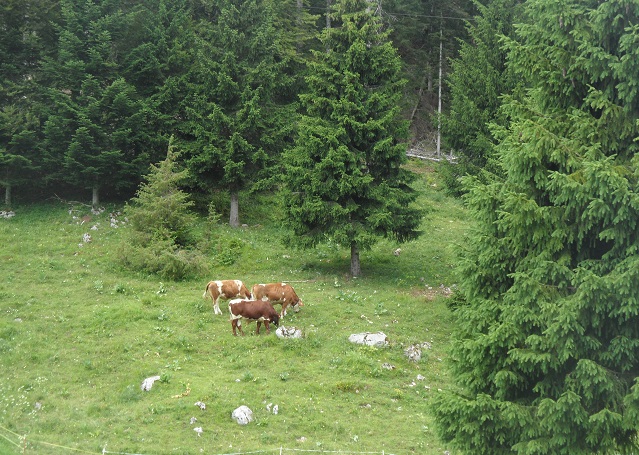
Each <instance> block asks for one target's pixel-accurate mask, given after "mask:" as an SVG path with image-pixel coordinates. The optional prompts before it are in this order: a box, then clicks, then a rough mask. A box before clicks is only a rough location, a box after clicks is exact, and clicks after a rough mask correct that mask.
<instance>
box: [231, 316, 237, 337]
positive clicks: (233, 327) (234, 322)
mask: <svg viewBox="0 0 639 455" xmlns="http://www.w3.org/2000/svg"><path fill="white" fill-rule="evenodd" d="M236 327H237V319H231V328H232V329H233V336H237V333H236V331H235V329H236Z"/></svg>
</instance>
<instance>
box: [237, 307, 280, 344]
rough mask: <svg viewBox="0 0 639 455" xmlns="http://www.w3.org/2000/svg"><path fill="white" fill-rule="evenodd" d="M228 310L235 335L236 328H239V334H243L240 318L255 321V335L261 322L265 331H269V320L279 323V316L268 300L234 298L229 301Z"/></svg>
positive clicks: (258, 332) (258, 331)
mask: <svg viewBox="0 0 639 455" xmlns="http://www.w3.org/2000/svg"><path fill="white" fill-rule="evenodd" d="M229 312H230V313H231V327H232V328H233V335H235V336H237V333H236V331H235V329H236V328H239V329H240V334H241V335H244V331H243V330H242V319H247V320H249V321H257V331H256V332H255V333H256V334H257V335H259V334H260V326H261V325H262V322H264V325H265V326H266V333H271V329H270V328H269V323H270V322H272V323H273V324H275V325H276V326H277V325H278V324H279V323H280V316H279V315H278V314H277V311H275V308H273V304H272V303H271V302H269V301H268V300H243V299H234V300H231V301H230V302H229Z"/></svg>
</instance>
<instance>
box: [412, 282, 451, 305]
mask: <svg viewBox="0 0 639 455" xmlns="http://www.w3.org/2000/svg"><path fill="white" fill-rule="evenodd" d="M411 295H412V296H414V297H424V298H425V299H426V301H427V302H431V301H433V300H435V299H436V298H437V297H446V298H448V297H450V296H451V295H453V290H452V289H451V288H449V287H447V286H444V285H443V284H440V285H439V287H434V286H425V287H423V288H418V289H413V290H412V291H411Z"/></svg>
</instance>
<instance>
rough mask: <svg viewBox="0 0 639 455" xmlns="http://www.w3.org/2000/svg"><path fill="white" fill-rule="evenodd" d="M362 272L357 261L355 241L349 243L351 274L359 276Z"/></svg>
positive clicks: (357, 253)
mask: <svg viewBox="0 0 639 455" xmlns="http://www.w3.org/2000/svg"><path fill="white" fill-rule="evenodd" d="M361 274H362V267H361V265H360V263H359V249H358V248H357V243H356V242H352V243H351V275H353V276H360V275H361Z"/></svg>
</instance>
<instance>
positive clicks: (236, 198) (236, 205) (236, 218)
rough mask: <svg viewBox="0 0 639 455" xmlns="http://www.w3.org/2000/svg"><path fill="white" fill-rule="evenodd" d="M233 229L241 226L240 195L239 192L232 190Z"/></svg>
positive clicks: (231, 219) (230, 218)
mask: <svg viewBox="0 0 639 455" xmlns="http://www.w3.org/2000/svg"><path fill="white" fill-rule="evenodd" d="M229 224H230V225H231V227H239V225H240V195H239V193H238V191H237V190H231V216H230V217H229Z"/></svg>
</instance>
